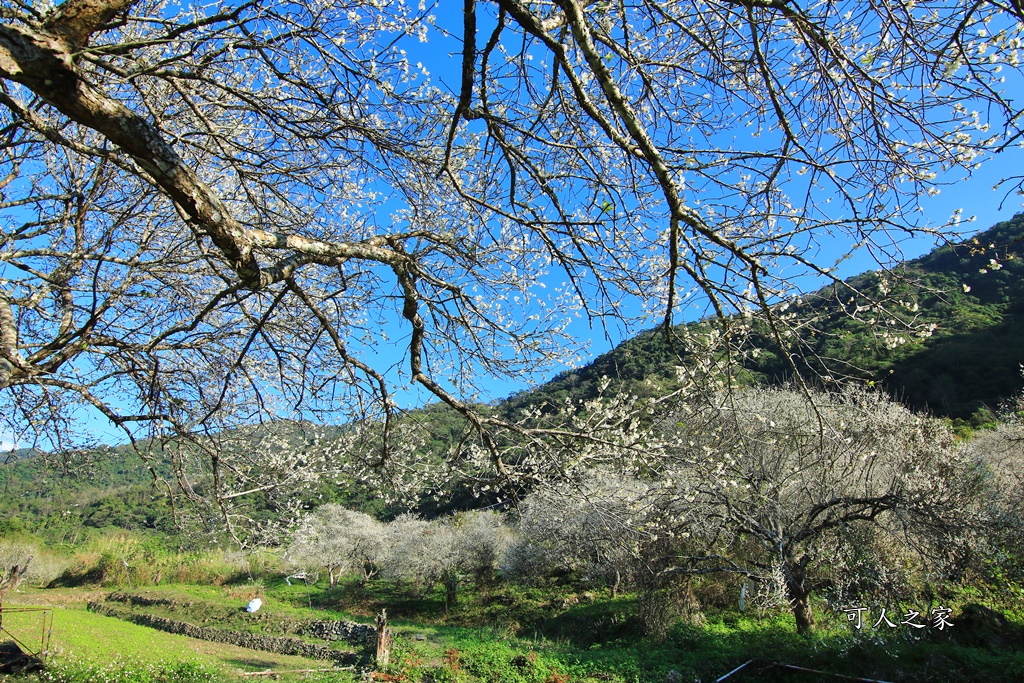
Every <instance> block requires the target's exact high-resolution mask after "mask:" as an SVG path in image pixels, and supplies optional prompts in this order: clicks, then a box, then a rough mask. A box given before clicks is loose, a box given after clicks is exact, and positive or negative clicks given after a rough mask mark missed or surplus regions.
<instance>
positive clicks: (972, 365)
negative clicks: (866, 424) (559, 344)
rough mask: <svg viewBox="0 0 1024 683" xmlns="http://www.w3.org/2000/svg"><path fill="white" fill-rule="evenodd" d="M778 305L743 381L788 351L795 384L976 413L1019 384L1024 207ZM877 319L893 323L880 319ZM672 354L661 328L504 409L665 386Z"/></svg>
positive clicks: (786, 369) (775, 373) (674, 359)
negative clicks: (775, 324)
mask: <svg viewBox="0 0 1024 683" xmlns="http://www.w3.org/2000/svg"><path fill="white" fill-rule="evenodd" d="M880 307H884V311H882V310H879V308H880ZM783 308H784V309H785V310H784V311H783ZM858 309H859V310H858ZM778 311H779V313H780V315H786V316H789V319H788V322H789V324H790V327H792V328H794V329H796V330H798V334H796V335H795V336H794V337H793V338H791V339H788V340H785V345H780V344H779V343H778V340H776V339H774V338H773V337H772V335H770V334H769V333H768V330H766V329H761V330H755V332H754V334H753V335H752V336H751V337H750V338H749V339H747V340H745V342H744V344H745V347H744V349H745V350H747V351H750V350H753V349H756V351H757V353H756V354H748V355H747V358H746V359H745V360H744V361H743V370H744V371H745V372H744V373H741V374H742V375H743V376H744V377H745V379H746V381H751V382H767V383H779V382H784V381H788V380H790V379H792V377H793V373H794V370H793V367H792V366H791V365H790V364H789V363H788V362H786V361H785V360H784V359H785V358H787V357H797V358H802V359H803V360H801V361H799V362H798V363H799V364H798V365H797V368H798V369H799V370H800V372H801V374H802V375H803V376H804V377H805V379H810V380H811V381H817V382H819V383H821V384H823V385H828V384H829V383H833V382H841V381H848V380H851V379H852V380H857V381H864V382H876V383H878V384H881V385H882V386H884V387H886V389H888V391H889V392H890V393H892V394H893V396H895V397H896V398H898V399H899V400H901V401H902V402H904V403H905V404H907V405H909V406H911V407H914V408H916V409H919V410H927V411H929V412H931V413H933V414H936V415H940V416H947V417H952V418H960V419H967V418H971V417H972V416H975V418H976V419H981V418H982V417H983V416H984V415H986V414H989V413H990V412H991V411H993V410H996V409H998V407H999V406H1000V405H1001V404H1002V403H1003V402H1005V401H1006V400H1007V399H1009V398H1010V397H1011V396H1013V395H1014V394H1016V393H1017V392H1019V391H1020V390H1021V388H1022V386H1024V379H1022V377H1021V364H1022V363H1024V214H1018V215H1017V216H1015V217H1014V218H1013V219H1012V220H1009V221H1006V222H1004V223H999V224H997V225H995V226H994V227H992V228H991V229H989V230H987V231H985V232H983V233H981V234H979V235H977V236H976V237H975V238H974V239H972V240H970V241H968V242H965V243H963V244H959V245H951V246H946V247H942V248H940V249H936V250H935V251H933V252H931V253H929V254H927V255H926V256H923V257H921V258H919V259H915V260H912V261H908V262H906V263H905V264H903V265H902V266H900V267H899V268H897V269H894V270H893V271H889V272H871V273H865V274H863V275H859V276H856V277H854V278H850V279H849V280H847V281H846V282H843V283H839V284H836V285H833V286H829V287H826V288H823V289H821V290H819V291H817V292H815V293H813V294H810V295H808V296H805V297H803V298H802V299H801V300H799V301H796V302H790V303H788V304H786V305H785V306H784V307H782V306H780V307H778ZM887 317H893V318H895V320H896V321H897V322H896V323H894V324H888V325H886V324H883V323H882V321H883V320H885V319H886V318H887ZM706 324H708V323H695V324H692V325H691V326H690V327H691V329H692V328H697V327H699V326H701V325H706ZM683 327H684V326H680V327H679V328H677V332H681V331H682V329H683ZM680 350H681V349H680V345H679V344H674V345H673V344H670V343H668V342H667V341H666V339H665V336H664V334H663V331H662V330H660V329H656V330H648V331H646V332H643V333H641V334H639V335H637V336H636V337H634V338H632V339H630V340H628V341H626V342H623V343H622V344H620V345H619V346H618V347H616V348H615V349H613V350H612V351H610V352H608V353H606V354H603V355H601V356H599V357H598V358H596V359H595V360H594V361H593V362H591V363H590V364H588V365H586V366H584V367H582V368H579V369H578V370H573V371H569V372H563V373H561V374H560V375H558V376H557V377H555V378H554V379H552V380H551V381H550V382H548V383H547V384H545V385H543V386H541V387H538V388H537V389H535V390H533V391H530V392H523V393H520V394H517V395H515V396H512V397H510V398H509V400H508V401H507V402H506V403H505V405H504V409H506V410H508V409H512V408H522V407H526V406H528V405H536V404H538V403H542V402H550V403H552V404H557V403H560V402H561V401H562V400H564V399H565V398H566V397H572V398H576V399H581V398H592V397H594V396H595V395H596V393H597V385H598V382H599V380H600V379H601V377H602V376H607V377H609V378H612V379H613V380H614V381H616V382H617V383H618V384H619V385H620V386H622V387H623V388H625V389H626V390H628V391H631V392H634V393H640V394H645V393H652V392H657V391H663V390H665V389H669V388H671V387H672V386H673V385H674V382H675V376H676V371H675V368H676V366H679V365H683V364H685V363H686V354H685V350H683V351H682V352H681V353H680Z"/></svg>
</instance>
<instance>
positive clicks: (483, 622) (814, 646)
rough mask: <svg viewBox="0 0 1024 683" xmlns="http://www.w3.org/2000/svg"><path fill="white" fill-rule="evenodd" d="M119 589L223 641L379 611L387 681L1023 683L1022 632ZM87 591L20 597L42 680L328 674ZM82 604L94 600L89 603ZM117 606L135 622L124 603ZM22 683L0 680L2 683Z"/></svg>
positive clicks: (375, 594) (611, 607) (308, 592)
mask: <svg viewBox="0 0 1024 683" xmlns="http://www.w3.org/2000/svg"><path fill="white" fill-rule="evenodd" d="M126 592H128V593H130V594H132V595H136V596H140V597H143V598H147V599H148V600H149V601H158V604H156V605H141V606H140V605H136V606H135V607H131V608H130V609H132V610H136V611H148V612H149V613H153V614H160V615H162V616H168V617H171V618H174V619H177V620H182V621H190V622H191V623H195V624H197V625H206V626H213V625H216V626H218V627H220V628H226V629H232V630H239V629H248V630H259V629H260V628H261V627H263V628H266V630H267V632H268V633H271V632H273V631H274V628H273V627H274V625H275V622H276V621H279V620H301V619H314V618H315V619H330V618H339V617H342V616H345V617H348V616H349V615H351V614H353V613H354V614H356V615H359V616H360V617H361V618H362V619H361V620H366V618H367V617H369V616H370V615H372V614H373V612H374V610H376V609H379V608H380V607H381V606H388V609H389V614H393V615H394V616H395V618H394V619H393V621H392V623H393V625H394V630H395V633H396V637H395V647H394V651H393V655H392V659H391V663H390V665H389V667H388V668H387V670H386V671H385V672H382V673H380V674H377V676H378V678H377V679H376V680H384V681H388V682H389V683H569V682H570V681H571V682H580V683H662V682H663V681H665V680H666V676H667V675H668V674H669V672H671V671H677V672H679V673H680V675H681V676H682V678H681V680H682V681H687V683H688V682H689V681H713V680H715V679H716V678H718V677H719V676H722V675H723V674H725V673H726V672H728V671H730V670H732V669H733V668H735V667H736V666H738V665H740V664H742V663H743V662H745V661H748V660H750V659H755V660H757V662H756V664H754V665H751V667H749V668H750V670H751V672H752V673H749V674H746V675H745V676H739V675H737V676H736V677H734V679H730V683H732V680H737V681H743V680H747V681H749V680H758V681H793V680H814V677H813V676H811V677H810V678H808V677H807V675H806V674H794V673H792V672H788V673H787V672H786V671H783V670H781V669H778V668H777V667H772V666H771V665H772V664H773V663H777V662H784V663H790V664H796V665H799V666H803V667H809V668H812V669H820V670H824V671H830V672H834V673H841V674H846V675H853V676H867V677H875V678H881V679H883V680H888V681H894V682H895V681H900V682H902V683H919V682H920V683H925V682H927V683H941V682H943V681H949V682H953V681H957V682H960V681H968V682H970V681H995V682H997V683H998V682H1003V681H1005V682H1006V683H1010V682H1013V683H1018V682H1019V681H1022V680H1024V648H1022V647H1021V645H1022V643H1020V642H1018V641H1017V640H1014V639H1015V638H1019V637H1020V635H1021V633H1024V627H1022V625H1021V624H1020V623H1019V622H1013V623H1010V622H1007V623H1005V624H1002V625H1000V626H998V628H997V627H996V626H991V627H983V626H979V625H978V624H974V625H973V626H970V625H967V626H963V627H962V628H963V629H964V630H962V631H960V632H959V633H958V635H960V636H968V635H970V636H971V638H964V637H959V638H952V639H951V638H949V637H946V636H947V635H948V634H936V633H934V632H932V631H931V630H929V631H926V632H921V633H915V632H910V631H906V630H904V631H902V632H900V633H898V634H888V635H887V636H886V637H882V635H880V634H879V632H877V631H870V630H865V631H863V632H860V633H855V632H853V631H851V629H850V628H849V626H848V625H847V624H846V623H845V618H843V615H828V614H824V613H823V614H821V624H820V628H819V629H818V630H817V631H816V632H815V633H814V634H813V635H810V636H798V635H797V634H795V633H794V632H793V628H792V624H791V619H792V618H791V616H790V615H788V614H786V613H778V614H774V615H766V616H764V617H763V618H758V617H757V616H756V615H740V614H738V613H736V612H734V611H728V610H725V611H720V612H717V613H715V612H710V613H709V615H708V621H707V622H706V623H705V624H703V625H700V626H692V625H684V624H678V625H677V626H675V627H674V628H673V629H671V630H670V632H669V634H668V636H667V637H666V638H663V639H658V640H655V639H651V638H646V637H642V636H640V635H639V634H638V633H637V631H636V627H635V622H634V620H633V618H632V617H631V613H632V611H633V610H634V609H635V599H634V598H632V597H631V596H628V595H627V596H620V597H618V598H615V599H611V598H609V597H608V596H607V595H603V596H601V595H593V594H579V595H576V594H573V593H572V592H571V589H569V588H566V587H556V586H551V587H548V588H546V589H537V588H523V587H518V586H511V585H500V586H491V587H487V588H484V589H481V590H476V589H471V590H467V591H466V592H465V593H464V595H463V596H462V598H461V599H460V602H459V604H458V605H457V606H454V607H451V608H450V609H449V610H445V607H444V604H443V592H442V591H441V590H440V589H438V590H437V591H435V592H434V593H432V594H427V595H420V596H409V595H407V594H404V593H403V592H402V591H401V590H398V589H397V588H396V587H395V586H394V585H393V584H388V583H386V582H376V583H371V585H368V586H362V585H360V584H359V583H358V582H355V581H351V582H346V583H344V584H343V585H341V586H339V587H337V588H333V589H331V588H328V587H326V586H323V585H320V586H310V587H307V586H304V585H293V586H290V587H289V586H286V585H285V584H284V582H283V581H282V582H278V581H275V580H272V579H271V580H267V581H265V582H264V583H247V584H240V585H235V586H230V585H228V586H195V585H172V586H157V587H147V588H143V589H135V590H130V591H126ZM85 594H86V593H84V592H83V591H81V590H80V589H59V590H53V589H50V590H34V591H33V590H27V591H26V593H25V594H24V595H22V596H20V597H19V599H20V600H29V601H35V602H38V603H42V602H46V603H49V604H58V605H59V606H58V607H56V608H55V610H54V625H53V651H54V654H53V662H54V666H53V667H52V668H51V669H50V670H49V671H48V672H46V673H45V674H43V675H42V676H40V677H36V678H35V680H38V681H45V682H47V683H114V682H115V681H116V682H119V683H164V682H165V681H166V682H167V683H170V682H171V681H174V682H175V683H178V682H180V683H192V682H193V681H195V682H196V683H199V682H211V681H236V682H237V681H239V680H266V678H264V677H255V678H243V677H242V676H241V673H242V672H253V671H264V670H267V669H270V670H273V671H275V672H287V671H295V670H299V669H324V668H326V667H327V664H326V663H325V662H322V661H314V660H309V659H303V658H299V657H290V656H283V655H275V654H269V653H263V652H257V651H253V650H245V649H242V648H238V647H233V646H229V645H222V644H217V643H210V642H205V641H199V640H193V639H190V638H186V637H183V636H177V635H171V634H167V633H163V632H161V631H156V630H153V629H149V628H145V627H142V626H136V625H133V624H130V623H127V622H124V621H120V620H118V619H114V618H109V617H104V616H100V615H97V614H94V613H91V612H88V611H86V610H85V609H84V607H83V600H82V599H81V598H80V596H82V595H85ZM89 596H90V598H91V599H96V597H98V596H97V594H96V593H95V592H93V593H90V594H89ZM257 596H258V597H261V598H262V599H263V600H264V607H263V608H262V609H261V610H260V612H258V613H257V614H256V615H246V614H244V613H243V612H242V611H241V609H240V608H241V606H242V605H244V604H245V602H246V601H248V600H249V599H251V598H252V597H257ZM110 604H116V605H118V606H119V608H124V609H128V607H127V603H126V602H124V601H123V600H121V601H117V602H111V603H110ZM31 621H32V617H30V616H28V615H19V616H17V617H16V618H15V615H11V618H10V620H8V619H5V626H10V627H11V628H12V629H15V628H17V629H22V632H25V633H28V634H32V633H38V628H37V627H38V625H39V624H38V618H36V621H35V623H30V622H31ZM18 622H21V623H18ZM955 628H956V627H954V629H955ZM986 628H987V629H988V630H986ZM968 629H972V630H970V631H969V630H968ZM954 632H955V631H954ZM35 637H36V639H37V641H38V635H36V636H35ZM30 638H31V636H29V637H28V638H26V639H25V640H26V642H29V640H30ZM972 638H973V640H972ZM1007 638H1009V639H1010V640H1007ZM801 675H802V676H804V677H803V678H800V676H801ZM363 676H364V674H363V673H361V672H357V671H351V670H335V671H331V672H326V673H317V674H312V675H306V674H297V673H294V674H291V675H288V674H284V675H283V678H285V679H288V678H290V679H292V680H298V679H310V680H315V681H321V682H324V683H326V682H334V681H337V682H339V683H354V682H355V681H357V680H363ZM24 680H25V679H16V678H14V677H8V679H4V678H3V677H0V681H2V683H14V682H15V681H17V683H22V681H24ZM817 680H830V679H826V678H818V679H817Z"/></svg>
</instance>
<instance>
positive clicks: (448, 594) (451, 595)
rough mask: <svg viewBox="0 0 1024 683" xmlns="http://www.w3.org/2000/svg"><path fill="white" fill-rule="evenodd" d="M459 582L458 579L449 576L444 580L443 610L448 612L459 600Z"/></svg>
mask: <svg viewBox="0 0 1024 683" xmlns="http://www.w3.org/2000/svg"><path fill="white" fill-rule="evenodd" d="M458 589H459V580H458V577H456V576H454V575H451V576H446V577H445V578H444V607H445V610H446V611H447V610H449V609H451V608H453V607H455V605H456V604H458V600H459V594H458Z"/></svg>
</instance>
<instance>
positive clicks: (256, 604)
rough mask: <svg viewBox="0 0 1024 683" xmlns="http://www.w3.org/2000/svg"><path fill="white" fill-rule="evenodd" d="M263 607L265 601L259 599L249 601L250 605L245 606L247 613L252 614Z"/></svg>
mask: <svg viewBox="0 0 1024 683" xmlns="http://www.w3.org/2000/svg"><path fill="white" fill-rule="evenodd" d="M262 606H263V601H262V600H260V599H259V598H253V599H252V600H250V601H249V604H248V605H246V606H245V611H246V612H250V613H252V612H255V611H256V610H258V609H259V608H260V607H262Z"/></svg>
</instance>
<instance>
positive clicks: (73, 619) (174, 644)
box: [0, 606, 327, 683]
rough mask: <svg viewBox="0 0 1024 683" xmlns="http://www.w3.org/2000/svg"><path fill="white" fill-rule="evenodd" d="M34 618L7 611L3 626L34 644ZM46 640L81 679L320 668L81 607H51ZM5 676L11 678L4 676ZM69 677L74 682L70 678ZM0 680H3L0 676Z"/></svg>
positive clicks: (306, 661) (57, 657)
mask: <svg viewBox="0 0 1024 683" xmlns="http://www.w3.org/2000/svg"><path fill="white" fill-rule="evenodd" d="M39 627H40V621H39V617H38V615H35V614H16V613H15V614H8V615H5V617H4V628H5V629H7V630H9V631H11V632H12V633H14V634H15V635H16V636H18V637H19V639H20V640H22V641H23V642H24V643H25V644H26V645H28V646H30V647H33V648H34V647H36V646H37V645H38V643H39ZM52 633H53V635H52V640H51V651H52V660H53V662H55V663H56V665H57V667H58V669H59V668H61V667H72V668H78V669H82V670H83V671H84V670H86V669H88V670H91V671H92V672H93V675H92V676H90V677H89V678H88V679H82V680H95V681H97V682H98V681H104V680H110V681H112V680H120V679H119V678H118V676H115V675H114V674H115V672H118V671H123V670H133V669H134V670H147V669H153V668H154V667H155V669H156V671H154V673H157V674H158V673H159V670H160V669H164V670H166V671H168V672H171V671H175V670H176V669H175V667H178V665H183V664H184V665H188V666H186V667H184V669H182V668H180V667H179V668H178V669H177V672H178V674H179V675H178V676H177V677H178V678H182V677H186V678H187V676H185V675H184V674H183V673H182V672H184V671H187V670H189V667H196V668H198V669H201V670H202V671H205V672H207V674H208V675H207V677H206V678H205V679H199V680H208V679H222V678H223V679H232V678H236V677H237V673H238V672H240V671H262V670H266V669H274V670H290V669H311V668H324V667H325V666H327V665H326V664H325V663H324V662H319V661H316V660H311V659H306V658H303V657H294V656H289V655H279V654H274V653H269V652H258V651H255V650H247V649H245V648H241V647H235V646H233V645H226V644H222V643H211V642H207V641H202V640H194V639H192V638H187V637H185V636H180V635H175V634H171V633H164V632H162V631H156V630H154V629H150V628H145V627H143V626H136V625H135V624H130V623H127V622H124V621H121V620H119V619H112V618H110V617H105V616H101V615H98V614H93V613H91V612H88V611H86V610H85V609H84V608H82V607H73V606H68V607H55V608H54V611H53V631H52ZM8 678H9V679H10V680H12V681H13V680H16V679H14V678H13V677H8ZM70 678H71V679H72V680H78V679H77V678H75V677H74V676H71V677H70ZM0 681H5V683H7V681H6V680H5V678H4V677H2V676H0Z"/></svg>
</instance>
